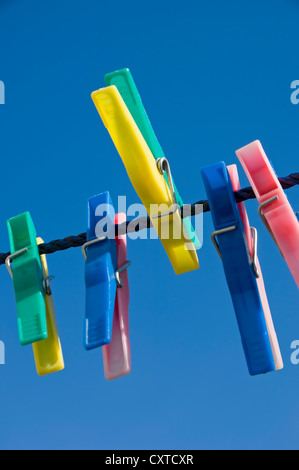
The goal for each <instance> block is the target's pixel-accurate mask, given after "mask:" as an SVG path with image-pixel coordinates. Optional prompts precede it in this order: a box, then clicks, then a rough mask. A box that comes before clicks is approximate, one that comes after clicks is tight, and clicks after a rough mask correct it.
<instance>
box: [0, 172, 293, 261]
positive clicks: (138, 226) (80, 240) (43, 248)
mask: <svg viewBox="0 0 299 470" xmlns="http://www.w3.org/2000/svg"><path fill="white" fill-rule="evenodd" d="M278 179H279V182H280V184H281V186H282V187H283V189H289V188H292V187H293V186H296V185H298V184H299V173H292V174H290V175H289V176H286V177H283V178H278ZM235 197H236V202H243V201H246V200H248V199H254V198H255V194H254V192H253V189H252V188H251V187H248V188H244V189H240V190H239V191H236V192H235ZM209 210H210V207H209V203H208V201H206V200H202V201H198V202H196V203H194V204H185V205H184V206H183V207H181V208H180V213H181V217H182V218H185V217H190V216H194V215H197V214H200V213H202V212H209ZM296 214H297V213H296ZM152 226H153V225H152V223H151V220H150V218H149V217H140V218H138V219H136V220H133V221H129V220H128V221H126V222H124V223H123V224H119V225H117V226H115V235H116V236H117V235H125V234H126V233H133V232H139V231H140V230H143V229H149V228H151V227H152ZM85 242H86V233H80V234H79V235H70V236H69V237H66V238H63V239H57V240H52V241H51V242H49V243H41V244H40V245H38V249H39V254H40V255H49V254H51V253H55V252H56V251H63V250H68V249H69V248H76V247H78V246H82V245H84V243H85ZM9 255H10V252H9V251H8V252H7V253H0V265H2V264H5V260H6V258H7V257H8V256H9Z"/></svg>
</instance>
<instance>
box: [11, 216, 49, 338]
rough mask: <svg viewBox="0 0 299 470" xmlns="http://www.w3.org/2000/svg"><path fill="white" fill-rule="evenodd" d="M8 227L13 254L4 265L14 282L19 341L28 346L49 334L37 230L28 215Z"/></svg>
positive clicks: (18, 218) (15, 219)
mask: <svg viewBox="0 0 299 470" xmlns="http://www.w3.org/2000/svg"><path fill="white" fill-rule="evenodd" d="M7 227H8V236H9V242H10V251H11V255H9V256H8V257H7V258H6V261H5V264H6V266H7V269H8V271H9V273H10V275H11V277H12V279H13V286H14V291H15V298H16V306H17V321H18V331H19V340H20V343H21V344H22V345H26V344H30V343H35V342H37V341H41V340H44V339H46V338H47V335H48V333H47V319H46V305H45V283H44V277H43V271H42V265H41V259H40V256H39V251H38V246H37V242H36V231H35V227H34V225H33V221H32V218H31V216H30V214H29V212H24V213H23V214H20V215H17V216H16V217H12V218H11V219H9V220H8V221H7ZM12 261H13V263H12V265H11V262H12Z"/></svg>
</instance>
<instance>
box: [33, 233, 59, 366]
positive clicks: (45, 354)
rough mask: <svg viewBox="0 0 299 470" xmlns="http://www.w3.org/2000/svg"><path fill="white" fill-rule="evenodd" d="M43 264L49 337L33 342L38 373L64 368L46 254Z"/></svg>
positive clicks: (38, 242)
mask: <svg viewBox="0 0 299 470" xmlns="http://www.w3.org/2000/svg"><path fill="white" fill-rule="evenodd" d="M36 241H37V244H38V245H40V244H41V243H43V240H42V239H41V238H37V239H36ZM40 258H41V264H42V270H43V276H44V282H45V285H46V294H45V303H46V318H47V328H48V338H47V339H44V340H42V341H38V342H36V343H33V344H32V348H33V354H34V359H35V365H36V370H37V373H38V375H46V374H51V372H57V371H59V370H62V369H64V361H63V355H62V349H61V344H60V339H59V336H58V330H57V324H56V317H55V309H54V303H53V298H52V294H51V289H50V286H49V273H48V265H47V260H46V255H41V256H40Z"/></svg>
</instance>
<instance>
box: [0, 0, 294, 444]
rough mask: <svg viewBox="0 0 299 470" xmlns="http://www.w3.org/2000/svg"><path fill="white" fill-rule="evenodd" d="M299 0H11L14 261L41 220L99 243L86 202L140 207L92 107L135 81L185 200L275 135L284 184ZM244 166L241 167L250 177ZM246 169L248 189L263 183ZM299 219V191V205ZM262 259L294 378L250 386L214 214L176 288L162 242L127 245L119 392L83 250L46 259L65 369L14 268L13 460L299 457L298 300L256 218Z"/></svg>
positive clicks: (9, 383)
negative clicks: (107, 361) (128, 365)
mask: <svg viewBox="0 0 299 470" xmlns="http://www.w3.org/2000/svg"><path fill="white" fill-rule="evenodd" d="M298 14H299V2H298V0H280V1H278V0H268V1H266V0H250V1H242V2H240V1H239V0H234V1H227V2H223V1H222V0H215V1H213V2H206V1H205V2H203V1H198V0H196V1H195V0H192V1H188V0H187V1H185V2H170V1H164V2H161V1H160V0H159V1H157V0H152V1H151V2H150V3H148V2H147V3H144V2H140V0H138V1H137V0H134V1H131V0H127V1H126V2H123V1H120V0H115V1H114V2H113V3H111V2H110V3H109V2H99V1H96V0H85V1H84V2H79V1H77V0H72V1H70V0H65V1H63V2H61V1H58V0H52V1H51V2H50V1H43V2H40V1H37V0H27V1H26V2H22V1H19V0H9V1H5V0H0V80H2V81H3V82H4V83H5V87H6V104H5V105H1V106H0V132H1V133H0V135H1V139H0V155H1V174H2V178H1V194H2V196H1V211H0V251H1V252H5V251H8V250H9V245H8V236H7V229H6V219H7V218H9V217H12V216H14V215H17V214H19V213H21V212H23V211H25V210H29V211H30V212H31V215H32V217H33V220H34V222H35V226H36V229H37V231H38V235H39V236H41V237H43V238H44V240H45V241H50V240H52V239H55V238H60V237H64V236H67V235H70V234H78V233H80V232H82V231H85V230H86V217H87V216H86V210H87V209H86V208H87V204H86V203H87V198H88V197H90V196H92V195H94V194H98V193H100V192H102V191H105V190H109V191H110V194H111V197H112V199H113V201H114V202H115V204H116V202H117V196H118V195H126V196H127V198H128V203H129V204H130V203H134V202H139V200H138V197H137V195H136V194H135V192H134V189H133V188H132V186H131V183H130V181H129V179H128V177H127V175H126V172H125V169H124V166H123V164H122V162H121V160H120V158H119V156H118V154H117V152H116V150H115V148H114V145H113V144H112V141H111V140H110V137H109V135H108V133H107V131H106V129H105V128H104V126H103V124H102V122H101V120H100V118H99V116H98V114H97V111H96V109H95V107H94V105H93V103H92V100H91V98H90V93H91V92H92V91H93V90H95V89H97V88H99V87H101V86H104V74H105V73H107V72H111V71H113V70H116V69H119V68H123V67H129V68H130V69H131V72H132V74H133V76H134V78H135V81H136V83H137V86H138V88H139V91H140V93H141V95H142V98H143V102H144V104H145V107H146V109H147V111H148V114H149V116H150V119H151V121H152V124H153V126H154V129H155V131H156V134H157V136H158V138H159V140H160V142H161V144H162V146H163V149H164V151H165V153H166V156H167V157H168V159H169V161H170V163H171V168H172V172H173V175H174V178H175V182H176V185H177V187H178V189H179V192H180V193H181V196H182V197H183V200H184V201H185V202H195V201H197V200H199V199H202V198H205V192H204V187H203V183H202V180H201V176H200V168H201V167H202V166H205V165H208V164H212V163H214V162H217V161H219V160H224V161H225V162H226V163H227V164H231V163H236V162H237V158H236V156H235V153H234V152H235V150H236V149H238V148H240V147H241V146H243V145H245V144H247V143H249V142H251V141H253V140H255V139H259V140H260V141H261V142H262V144H263V146H264V148H265V150H266V153H267V154H268V156H269V158H270V159H271V161H272V163H273V165H274V167H275V169H276V172H277V174H278V175H279V176H284V175H287V174H289V173H291V172H294V171H298V170H299V164H298V153H299V152H298V144H299V105H297V106H295V105H293V104H292V103H291V101H290V95H291V89H290V84H291V82H292V81H293V80H296V79H297V80H298V79H299V70H298V65H299V61H298V47H297V45H298ZM238 165H239V164H238ZM238 167H239V171H240V175H241V183H242V185H243V186H247V185H248V182H247V180H246V177H245V175H244V173H243V172H242V169H241V167H240V165H239V166H238ZM287 194H288V196H289V200H290V202H291V203H292V204H293V206H294V208H295V209H296V210H299V192H298V189H297V188H294V189H291V190H289V191H288V193H287ZM246 206H247V209H248V213H249V216H250V221H251V223H252V225H255V226H256V227H257V228H258V229H259V257H260V262H261V264H262V270H263V274H264V279H265V283H266V287H267V291H268V297H269V302H270V305H271V308H272V315H273V319H274V323H275V327H276V331H277V335H278V338H279V342H280V346H281V351H282V355H283V359H284V363H285V368H284V369H283V370H282V371H280V372H278V373H271V374H267V375H265V376H258V377H250V376H249V374H248V372H247V367H246V363H245V359H244V355H243V350H242V347H241V343H240V337H239V333H238V329H237V325H236V320H235V315H234V311H233V307H232V303H231V299H230V296H229V292H228V289H227V285H226V281H225V278H224V273H223V269H222V266H221V262H220V259H219V257H218V255H217V253H216V251H215V249H214V248H213V246H212V243H211V241H210V233H211V231H212V224H211V217H210V214H205V217H204V237H203V239H204V244H203V248H202V249H201V250H200V251H199V260H200V270H197V271H195V272H192V273H188V274H185V275H181V276H175V274H174V272H173V270H172V267H171V265H170V262H169V260H168V258H167V256H166V254H165V252H164V250H163V248H162V245H161V243H160V242H159V240H151V241H149V240H148V241H145V240H138V241H131V240H129V242H128V250H129V259H131V260H132V263H133V264H132V267H131V268H130V271H129V279H130V292H131V304H130V332H131V347H132V367H133V371H132V374H131V375H129V376H127V377H124V378H122V379H119V380H117V381H114V382H107V381H106V380H105V378H104V374H103V365H102V355H101V351H100V350H95V351H91V352H87V351H85V350H84V348H83V340H82V338H83V331H82V330H83V317H84V295H85V294H84V260H83V257H82V255H81V250H80V248H77V249H71V250H68V251H66V252H60V253H56V254H52V255H49V256H48V257H47V260H48V265H49V270H50V272H51V274H53V275H55V281H54V282H53V283H52V287H53V295H54V302H55V307H56V315H57V322H58V327H59V331H60V337H61V342H62V347H63V353H64V359H65V365H66V367H65V370H64V371H63V372H59V373H57V374H52V375H50V376H47V377H38V376H37V374H36V372H35V366H34V360H33V354H32V349H31V347H30V346H27V347H22V346H20V345H19V343H18V335H17V325H16V309H15V302H14V293H13V286H12V283H11V279H10V277H9V275H8V272H7V270H6V269H5V268H4V267H3V266H2V268H1V269H0V295H1V302H0V340H2V341H4V343H5V347H6V365H1V366H0V448H1V449H20V448H21V449H24V448H25V449H32V448H33V449H40V448H42V449H53V448H56V449H57V448H58V449H59V448H62V449H75V448H77V449H90V448H91V449H178V448H181V449H202V448H203V449H215V448H216V449H228V448H229V449H231V448H233V449H239V448H242V449H245V448H249V449H252V448H261V449H264V448H284V449H287V448H298V447H299V446H298V435H297V434H298V433H297V428H298V424H299V401H298V387H299V365H297V366H295V365H293V364H292V363H291V361H290V355H291V349H290V344H291V342H292V341H293V340H298V339H299V312H298V289H297V287H296V285H295V282H294V281H293V278H292V277H291V274H290V273H289V271H288V268H287V266H286V264H285V262H284V260H283V259H282V258H281V256H280V254H279V252H278V250H277V248H276V247H275V245H274V244H273V242H272V240H271V238H270V236H269V235H268V233H267V231H266V230H265V228H264V226H263V225H262V223H261V221H260V220H259V218H258V215H257V211H256V209H257V203H256V201H249V202H248V203H247V204H246Z"/></svg>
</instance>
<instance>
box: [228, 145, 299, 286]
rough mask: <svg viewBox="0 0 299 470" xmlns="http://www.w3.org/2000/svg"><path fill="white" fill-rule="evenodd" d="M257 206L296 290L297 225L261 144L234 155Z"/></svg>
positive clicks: (298, 277) (298, 270) (298, 273)
mask: <svg viewBox="0 0 299 470" xmlns="http://www.w3.org/2000/svg"><path fill="white" fill-rule="evenodd" d="M236 155H237V157H238V159H239V161H240V163H241V165H242V167H243V169H244V171H245V173H246V175H247V178H248V179H249V181H250V184H251V186H252V189H253V191H254V193H255V196H256V198H257V200H258V202H259V209H258V211H259V214H260V216H261V218H262V220H263V222H264V223H265V225H266V227H267V229H268V231H269V233H270V235H271V236H272V238H273V240H274V242H275V243H276V245H277V246H278V248H279V250H280V252H281V254H282V256H283V257H284V258H285V260H286V262H287V264H288V267H289V269H290V271H291V273H292V275H293V277H294V279H295V282H296V283H297V286H298V287H299V221H298V219H297V217H296V215H295V213H294V211H293V209H292V207H291V205H290V203H289V201H288V199H287V196H286V194H285V192H284V191H283V188H282V186H281V184H280V182H279V180H278V178H277V176H276V174H275V171H274V169H273V168H272V166H271V164H270V162H269V160H268V158H267V156H266V154H265V152H264V149H263V147H262V145H261V143H260V142H259V141H258V140H256V141H254V142H252V143H250V144H248V145H246V146H245V147H242V148H241V149H239V150H237V151H236Z"/></svg>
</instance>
